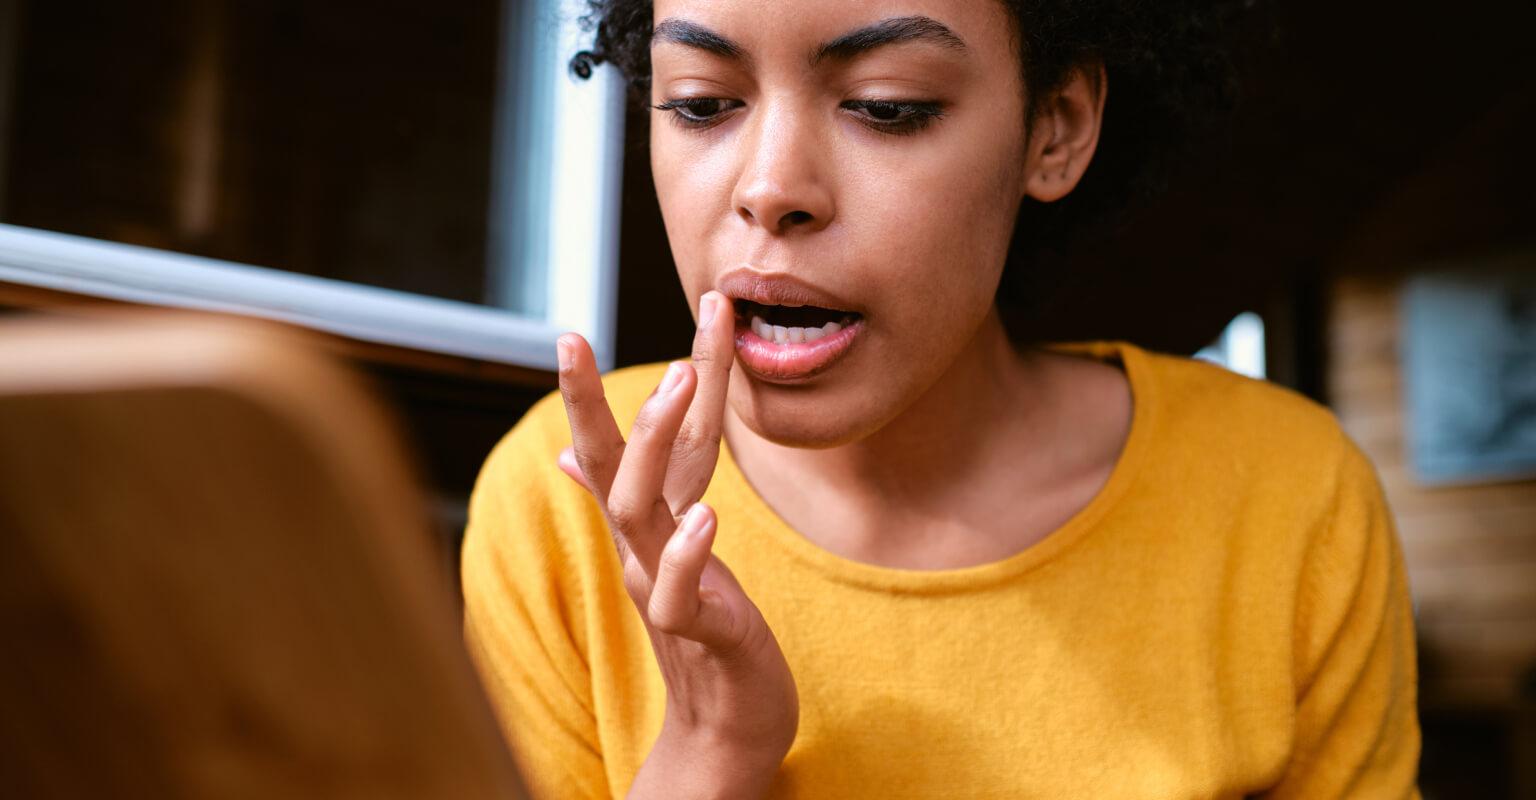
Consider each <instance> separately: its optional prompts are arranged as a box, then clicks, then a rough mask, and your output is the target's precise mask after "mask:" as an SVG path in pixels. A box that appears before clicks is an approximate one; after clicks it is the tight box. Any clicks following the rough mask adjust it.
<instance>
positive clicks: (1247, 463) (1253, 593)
mask: <svg viewBox="0 0 1536 800" xmlns="http://www.w3.org/2000/svg"><path fill="white" fill-rule="evenodd" d="M1051 347H1053V348H1055V349H1058V350H1061V351H1065V352H1077V353H1079V354H1083V355H1088V356H1091V357H1095V358H1100V359H1103V360H1108V361H1112V362H1113V361H1119V362H1120V363H1122V364H1123V365H1124V367H1125V369H1126V372H1127V374H1128V375H1129V378H1130V383H1131V390H1132V394H1133V397H1134V404H1135V412H1134V418H1133V421H1132V425H1131V433H1130V438H1129V441H1128V442H1127V444H1126V447H1125V450H1124V451H1123V452H1122V453H1121V456H1120V460H1119V462H1118V464H1117V465H1116V467H1115V468H1114V470H1113V473H1112V474H1111V476H1110V478H1109V481H1108V483H1107V484H1106V485H1105V486H1104V488H1103V489H1102V491H1101V492H1100V493H1099V495H1098V496H1097V497H1095V498H1094V499H1093V500H1092V502H1091V503H1090V504H1089V505H1088V506H1087V507H1086V508H1084V509H1082V510H1081V511H1080V512H1079V513H1078V514H1077V515H1076V516H1075V517H1073V518H1072V519H1071V520H1070V521H1068V522H1067V523H1066V524H1065V525H1064V526H1062V527H1061V528H1060V529H1058V530H1056V531H1055V532H1053V533H1052V534H1051V535H1050V536H1049V537H1047V538H1046V539H1044V540H1042V541H1040V542H1039V543H1037V544H1036V545H1034V546H1032V547H1030V548H1028V549H1027V550H1024V551H1023V552H1020V553H1017V554H1015V555H1013V556H1010V557H1008V558H1005V559H1002V560H1000V561H996V562H993V563H989V564H984V565H980V566H975V567H967V568H961V569H944V570H932V571H925V570H906V569H895V568H887V567H880V566H875V565H871V564H866V563H861V562H856V561H852V560H849V559H846V558H843V557H840V556H837V555H834V554H833V553H831V552H829V551H826V550H823V549H821V548H820V547H818V546H817V545H815V544H813V543H811V542H810V541H809V540H807V539H805V538H804V537H802V536H801V535H799V534H798V533H796V532H795V531H794V530H793V529H791V528H789V527H788V526H787V525H785V523H784V522H783V521H782V520H780V519H779V518H778V517H777V516H776V515H775V514H774V512H773V511H772V510H771V509H769V508H768V506H767V505H766V504H765V503H764V501H763V500H762V499H761V498H760V497H759V496H758V495H757V494H756V493H755V492H754V491H753V489H752V488H751V486H750V485H749V484H748V483H747V482H746V480H745V479H744V478H743V476H742V474H741V473H740V472H739V471H738V469H737V467H736V465H735V463H734V462H733V461H732V459H731V456H730V453H729V451H728V449H726V450H724V451H722V453H721V457H720V462H719V466H718V468H717V470H716V473H715V476H714V480H713V482H712V483H711V485H710V487H709V490H708V492H707V493H706V494H705V495H704V501H705V502H707V503H709V504H710V505H711V506H713V507H714V508H715V509H716V511H717V512H718V515H719V520H720V524H719V530H718V533H717V538H716V543H715V552H716V553H717V554H718V555H719V556H720V557H721V558H722V559H723V560H724V561H725V562H726V563H727V564H728V565H730V567H731V569H732V570H733V571H734V572H735V574H736V576H737V577H738V578H739V579H740V581H741V583H742V585H743V587H745V589H746V591H747V595H748V596H749V597H751V598H752V599H753V600H754V601H755V602H756V603H757V605H758V606H759V608H761V609H762V613H763V616H764V617H765V618H766V619H767V621H768V623H769V625H770V626H771V627H772V628H773V631H774V633H775V634H776V635H777V637H778V639H779V642H780V644H781V645H782V647H783V649H784V653H785V657H786V658H787V659H788V662H789V665H790V668H791V670H792V671H793V672H794V675H795V681H796V683H797V686H798V689H799V695H800V704H801V708H800V728H799V733H798V736H797V738H796V739H795V742H794V746H793V747H792V748H791V750H790V751H789V755H788V756H787V758H786V759H785V761H784V763H783V765H782V767H781V768H780V770H779V776H778V779H777V781H776V783H775V785H774V791H773V796H774V797H783V798H865V797H867V798H879V799H880V800H894V799H895V798H968V799H969V798H1021V797H1037V798H1096V799H1097V798H1122V797H1123V798H1228V797H1231V798H1236V797H1242V796H1244V795H1250V794H1257V795H1261V796H1265V797H1300V798H1309V799H1314V800H1315V799H1321V798H1336V797H1364V798H1399V797H1417V795H1418V793H1417V790H1416V788H1415V780H1416V771H1417V765H1418V757H1419V746H1420V740H1419V727H1418V719H1417V715H1416V711H1415V695H1416V677H1417V676H1416V673H1415V666H1414V632H1413V620H1412V613H1411V606H1410V601H1409V592H1408V586H1407V582H1406V579H1405V575H1404V568H1403V561H1402V556H1401V551H1400V548H1399V544H1398V541H1397V536H1396V533H1395V529H1394V526H1393V522H1392V518H1391V516H1390V513H1389V511H1388V509H1387V506H1386V503H1385V500H1384V498H1383V495H1382V493H1381V489H1380V485H1379V483H1378V480H1377V477H1376V473H1375V471H1374V468H1373V467H1372V465H1371V463H1370V462H1369V461H1368V460H1367V459H1366V458H1365V456H1364V455H1363V454H1362V453H1361V451H1360V450H1359V449H1358V448H1357V447H1356V445H1355V444H1354V443H1353V442H1352V441H1351V440H1350V439H1348V438H1347V437H1346V436H1345V435H1344V434H1343V433H1342V432H1341V430H1340V428H1339V426H1338V424H1337V422H1336V420H1335V419H1334V417H1333V416H1332V415H1331V414H1330V412H1329V411H1327V410H1326V409H1325V408H1323V407H1322V406H1319V405H1317V404H1315V403H1313V402H1311V401H1309V400H1307V399H1305V398H1304V397H1302V396H1301V395H1298V394H1296V393H1294V392H1291V391H1289V390H1286V389H1283V388H1280V387H1277V386H1275V385H1273V384H1269V383H1265V382H1262V381H1256V380H1251V379H1248V378H1244V377H1242V376H1239V375H1236V374H1233V373H1230V372H1227V371H1226V370H1223V369H1221V368H1219V367H1216V366H1212V365H1209V364H1206V363H1203V362H1199V361H1195V360H1191V359H1187V358H1182V357H1177V356H1172V355H1167V354H1161V353H1155V352H1151V351H1146V350H1143V349H1140V348H1137V347H1135V346H1133V345H1131V344H1128V343H1125V342H1119V341H1101V342H1078V343H1058V344H1053V345H1051ZM663 366H664V365H646V366H641V367H634V368H630V369H626V370H620V371H618V372H615V373H612V374H610V375H609V376H607V377H606V378H605V383H606V387H607V393H608V399H609V402H610V403H611V404H612V406H613V408H614V413H615V416H616V417H617V418H618V419H619V422H620V426H621V427H626V428H627V426H628V422H629V421H630V420H632V419H633V418H634V415H635V412H636V411H637V410H638V408H639V405H640V403H641V402H642V401H643V400H644V399H645V397H646V396H647V395H648V394H649V393H650V391H651V390H652V388H654V387H655V385H656V383H657V382H658V381H659V380H660V377H661V371H662V368H663ZM569 442H570V432H569V429H568V427H567V424H566V419H565V413H564V410H563V408H562V406H561V403H560V399H559V397H558V395H551V396H549V397H546V398H545V399H544V400H542V401H541V402H540V403H539V404H538V405H537V406H535V407H534V408H533V410H532V411H530V412H529V413H528V415H527V416H526V417H524V419H523V420H522V421H521V422H519V423H518V425H517V426H516V427H515V428H513V429H512V431H511V432H510V433H509V434H508V435H507V436H506V437H505V438H504V439H503V440H502V441H501V442H500V443H499V444H498V445H497V446H496V448H495V449H494V451H493V452H492V453H491V455H490V457H489V458H488V459H487V461H486V464H485V467H484V469H483V471H482V472H481V475H480V479H479V481H478V483H477V486H476V488H475V491H474V494H473V497H472V500H471V505H470V517H469V527H468V531H467V534H466V539H465V543H464V551H463V561H462V577H463V586H464V599H465V631H466V636H467V639H468V641H469V643H470V649H471V652H472V653H473V655H474V657H475V660H476V662H477V664H478V665H479V667H480V669H481V671H482V674H483V677H484V680H485V683H486V686H487V688H488V691H489V693H490V695H491V697H492V699H493V701H494V703H495V705H496V706H497V708H498V711H499V713H500V715H501V718H502V721H503V725H504V730H505V732H506V735H507V738H508V740H509V743H510V744H511V745H512V746H513V749H514V753H515V755H516V758H517V760H518V762H519V764H520V765H521V766H522V768H523V769H524V771H525V774H526V778H527V780H528V782H529V784H530V786H531V788H532V789H533V791H534V792H535V796H536V797H540V798H546V797H547V798H598V797H604V798H606V797H623V796H624V794H625V793H626V792H627V791H628V789H629V785H630V783H631V781H632V780H633V778H634V775H635V773H636V771H637V770H638V769H639V768H640V764H641V762H642V761H643V760H644V759H645V757H646V754H647V753H648V752H649V751H650V748H651V744H652V743H653V742H654V741H655V738H656V736H657V734H658V733H659V732H660V729H661V722H662V713H663V708H664V705H663V704H664V700H665V687H664V685H663V684H662V681H661V673H660V671H659V669H658V667H657V665H656V662H655V659H654V657H653V655H652V652H651V646H650V641H649V639H648V638H647V637H646V634H645V630H644V627H643V626H642V624H641V622H640V618H639V614H638V612H637V611H636V609H635V607H634V604H633V602H632V601H631V600H630V598H629V596H628V595H627V594H626V593H625V591H624V587H623V583H622V579H621V574H620V568H619V563H618V558H617V555H616V553H615V551H614V546H613V542H612V540H611V538H610V536H609V534H608V532H607V529H606V527H605V525H604V522H603V517H602V515H601V512H600V510H599V509H598V507H597V504H596V503H595V501H593V500H592V499H591V497H590V496H589V495H588V494H586V493H585V492H584V491H583V490H581V489H580V488H579V487H577V486H576V485H574V484H573V483H572V482H571V481H570V480H569V479H568V478H567V477H566V476H565V475H564V474H563V473H561V472H560V470H559V468H558V467H557V466H556V464H555V456H556V454H557V453H558V452H559V451H560V449H561V448H562V447H564V446H566V445H567V444H569Z"/></svg>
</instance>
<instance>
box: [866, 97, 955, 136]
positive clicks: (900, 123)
mask: <svg viewBox="0 0 1536 800" xmlns="http://www.w3.org/2000/svg"><path fill="white" fill-rule="evenodd" d="M842 107H843V108H847V109H850V110H862V111H863V112H864V113H863V114H858V115H856V116H858V117H859V118H860V120H861V121H863V122H864V124H866V125H868V126H870V127H871V128H874V129H875V130H877V131H880V132H882V133H890V134H895V135H897V136H907V135H911V134H914V133H917V132H918V131H920V130H922V129H923V128H926V127H928V125H929V123H932V122H933V121H934V120H936V119H939V118H941V117H943V116H944V104H943V103H935V102H930V101H926V100H848V101H845V102H844V103H843V105H842Z"/></svg>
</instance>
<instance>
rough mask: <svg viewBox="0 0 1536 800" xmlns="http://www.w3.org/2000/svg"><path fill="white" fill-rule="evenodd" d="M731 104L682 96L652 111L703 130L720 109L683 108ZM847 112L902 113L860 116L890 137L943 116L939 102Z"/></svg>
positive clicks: (851, 103)
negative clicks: (701, 112)
mask: <svg viewBox="0 0 1536 800" xmlns="http://www.w3.org/2000/svg"><path fill="white" fill-rule="evenodd" d="M727 102H732V101H728V100H725V99H723V98H719V97H682V98H677V99H674V100H667V101H665V102H662V103H659V104H657V105H654V106H651V108H654V109H656V110H657V111H671V112H672V113H671V114H668V115H667V116H669V117H671V118H672V121H673V122H676V123H677V124H678V125H679V126H681V127H683V128H684V129H687V130H703V129H705V128H709V127H711V126H713V125H715V124H717V123H718V122H719V121H720V120H721V119H722V118H723V113H724V112H723V110H722V111H717V112H716V113H714V114H711V115H710V116H708V117H699V116H697V115H695V116H692V117H690V116H688V114H687V113H686V112H685V111H684V109H686V108H688V107H689V106H692V105H694V104H697V103H727ZM841 107H842V108H849V109H863V110H865V111H871V110H873V111H880V112H895V113H905V114H907V115H908V116H906V117H905V118H903V119H898V120H881V119H877V118H872V117H867V116H865V117H861V121H862V122H863V123H864V124H865V125H868V126H869V127H871V128H873V129H875V130H877V131H879V132H881V133H888V134H891V135H893V136H911V135H912V134H914V133H917V132H918V131H920V130H922V129H923V128H926V127H928V125H929V124H931V123H932V122H933V121H934V120H937V119H940V118H942V117H943V116H944V106H943V104H942V103H934V102H928V101H920V100H847V101H844V103H843V104H842V106H841Z"/></svg>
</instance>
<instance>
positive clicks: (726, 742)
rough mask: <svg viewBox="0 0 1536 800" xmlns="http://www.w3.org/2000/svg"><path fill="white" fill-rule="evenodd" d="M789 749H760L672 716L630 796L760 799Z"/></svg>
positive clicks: (702, 799) (690, 798)
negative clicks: (685, 722) (683, 722)
mask: <svg viewBox="0 0 1536 800" xmlns="http://www.w3.org/2000/svg"><path fill="white" fill-rule="evenodd" d="M785 752H787V750H786V751H781V750H780V749H779V748H767V749H765V748H762V747H758V746H753V745H751V744H749V743H746V742H742V741H738V740H736V739H735V738H733V737H725V736H721V735H719V732H716V731H711V730H708V729H705V728H701V727H697V726H692V725H685V724H681V723H678V722H677V721H676V720H674V719H671V718H669V719H668V720H667V721H666V722H665V723H663V725H662V730H661V735H660V736H658V737H657V739H656V743H655V745H654V746H653V747H652V748H651V753H650V755H649V756H647V757H646V760H645V763H644V764H643V765H642V766H641V768H640V772H639V774H637V775H636V776H635V782H634V784H633V786H631V788H630V794H629V797H630V798H632V800H639V799H640V798H646V797H668V798H688V799H689V800H693V799H694V798H698V799H699V800H704V799H705V798H709V799H710V800H713V799H714V798H721V799H722V800H723V799H724V798H731V799H732V800H738V799H740V798H758V797H763V796H765V795H767V793H768V789H769V787H770V786H771V785H772V784H773V779H774V776H775V775H777V774H778V770H779V765H780V764H781V763H782V762H783V760H784V755H785Z"/></svg>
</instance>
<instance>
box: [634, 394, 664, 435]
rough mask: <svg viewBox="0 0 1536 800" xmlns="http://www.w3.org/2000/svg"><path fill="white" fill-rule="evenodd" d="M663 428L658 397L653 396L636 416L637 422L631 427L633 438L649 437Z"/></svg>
mask: <svg viewBox="0 0 1536 800" xmlns="http://www.w3.org/2000/svg"><path fill="white" fill-rule="evenodd" d="M660 428H661V407H660V403H659V402H658V401H657V399H656V398H651V399H650V400H647V401H646V403H645V407H644V408H642V409H640V414H639V415H638V416H636V417H635V423H634V425H633V426H631V427H630V433H629V436H630V438H631V439H649V438H650V437H651V436H653V435H654V434H655V433H656V432H657V431H658V430H659V429H660Z"/></svg>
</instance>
